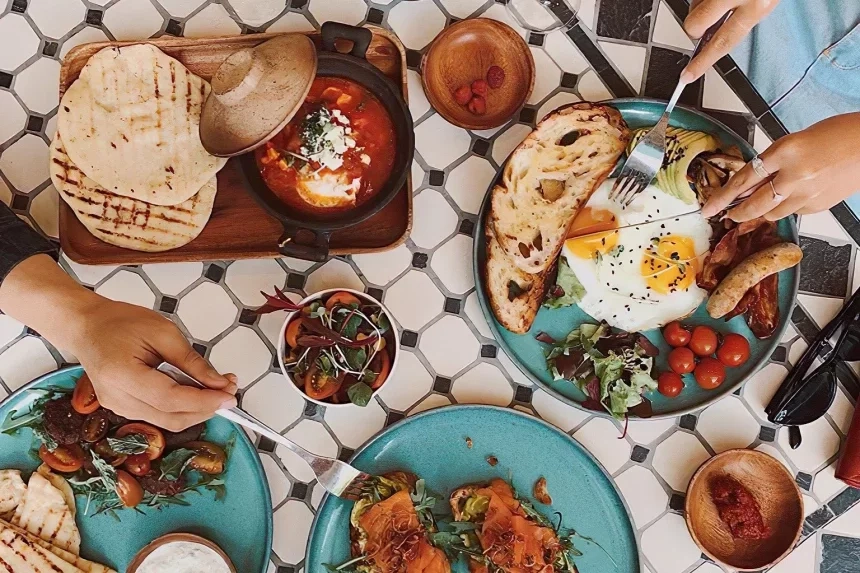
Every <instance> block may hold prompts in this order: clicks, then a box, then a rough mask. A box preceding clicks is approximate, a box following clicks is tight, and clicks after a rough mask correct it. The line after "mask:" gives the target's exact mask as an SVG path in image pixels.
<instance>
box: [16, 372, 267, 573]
mask: <svg viewBox="0 0 860 573" xmlns="http://www.w3.org/2000/svg"><path fill="white" fill-rule="evenodd" d="M82 373H83V369H82V368H81V367H79V366H75V367H72V368H66V369H63V370H59V371H57V372H54V373H52V374H48V375H47V376H44V377H42V378H39V379H38V380H35V381H33V382H31V383H30V384H28V385H27V386H25V387H24V388H22V389H21V390H19V391H18V392H16V393H15V394H13V395H12V396H10V397H9V398H7V399H6V401H5V402H3V403H2V404H0V421H2V420H5V419H6V416H7V415H8V414H9V412H11V411H13V410H22V409H23V410H26V409H27V407H28V405H29V404H30V403H31V402H32V401H33V399H34V398H35V397H36V395H35V394H33V393H31V392H27V390H28V389H31V388H50V387H61V388H73V387H74V385H75V380H77V379H78V378H80V376H81V374H82ZM231 436H233V437H235V447H234V448H233V451H232V453H231V455H230V460H229V463H228V464H227V471H226V472H224V475H223V477H224V480H225V482H226V488H227V495H226V497H224V499H223V500H221V501H215V495H214V493H212V492H205V493H203V494H200V495H198V494H194V493H189V494H186V495H185V499H187V500H188V501H189V502H191V505H189V506H179V505H171V506H168V507H166V508H164V509H162V510H160V511H158V510H155V509H151V508H145V509H144V511H145V514H141V513H138V512H136V511H134V510H130V509H125V510H122V511H119V512H117V515H118V516H119V518H120V520H119V521H117V520H116V519H114V518H113V517H111V516H109V515H107V514H100V515H95V516H85V515H83V508H84V504H85V502H86V500H85V498H83V497H81V496H78V498H77V504H78V516H77V523H78V527H79V528H80V531H81V538H82V542H81V555H82V556H84V557H86V558H88V559H92V560H94V561H98V562H99V563H104V564H105V565H110V566H111V567H113V568H114V569H116V570H118V571H125V569H126V567H127V566H128V564H129V562H130V561H131V560H132V558H133V557H134V555H135V554H136V553H137V552H138V551H139V550H140V549H141V548H142V547H143V546H144V545H146V544H147V543H149V542H150V541H152V540H153V539H155V538H156V537H160V536H162V535H165V534H167V533H173V532H187V533H195V534H197V535H200V536H202V537H205V538H206V539H210V540H212V541H214V542H215V543H217V544H218V545H219V546H220V547H221V548H222V549H223V550H224V552H225V553H227V555H228V556H229V557H230V559H231V560H232V561H233V564H234V565H235V567H236V570H237V571H241V572H242V573H265V571H266V567H267V566H268V564H269V553H270V552H271V549H272V498H271V495H270V494H269V485H268V482H267V481H266V476H265V474H264V473H263V467H262V465H261V464H260V458H259V457H258V456H257V453H256V451H255V450H254V446H253V445H252V444H251V442H250V441H249V440H248V438H247V436H246V435H245V433H244V432H243V431H242V430H241V429H240V428H239V427H237V426H234V425H233V424H232V423H230V422H228V421H226V420H223V419H221V418H214V419H212V420H210V421H209V422H208V423H207V424H206V437H207V439H209V440H212V441H213V442H216V443H219V444H224V443H226V442H227V440H228V439H230V437H231ZM33 440H34V438H33V433H32V432H31V431H30V430H29V429H23V430H22V431H20V432H18V433H16V434H14V435H5V434H0V468H4V469H5V468H14V469H20V470H22V471H24V472H25V473H26V472H31V471H33V470H35V469H36V468H37V467H38V466H39V464H40V463H41V462H40V461H39V459H38V457H36V456H34V455H32V454H31V453H30V452H31V446H32V444H33ZM91 512H92V511H91Z"/></svg>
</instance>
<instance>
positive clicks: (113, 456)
mask: <svg viewBox="0 0 860 573" xmlns="http://www.w3.org/2000/svg"><path fill="white" fill-rule="evenodd" d="M93 450H94V451H95V452H96V453H97V454H98V455H100V456H101V457H102V458H104V459H105V461H106V462H107V463H109V464H110V465H112V466H113V467H115V468H118V467H119V466H121V465H122V464H123V462H125V460H126V458H128V456H127V455H125V454H118V453H116V452H115V451H113V449H112V448H111V447H110V444H109V443H108V441H107V440H99V441H98V442H96V443H95V445H94V446H93Z"/></svg>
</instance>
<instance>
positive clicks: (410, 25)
mask: <svg viewBox="0 0 860 573" xmlns="http://www.w3.org/2000/svg"><path fill="white" fill-rule="evenodd" d="M388 25H389V26H391V28H392V29H393V30H394V31H395V32H396V33H397V37H398V38H400V41H402V42H403V44H404V45H405V46H406V47H407V48H411V49H413V50H420V49H421V48H423V47H424V46H426V45H427V44H429V43H430V42H432V41H433V38H435V37H436V35H437V34H438V33H439V32H441V31H442V28H444V27H445V14H443V13H442V11H441V10H439V8H438V7H437V6H436V4H434V3H433V0H417V1H414V2H401V3H400V4H398V5H396V6H394V7H393V8H392V9H391V10H390V11H389V12H388Z"/></svg>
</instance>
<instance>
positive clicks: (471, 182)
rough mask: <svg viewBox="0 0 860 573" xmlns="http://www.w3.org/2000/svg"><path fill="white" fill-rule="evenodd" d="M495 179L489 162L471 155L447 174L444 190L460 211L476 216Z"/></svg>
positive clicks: (494, 172) (493, 169) (494, 170)
mask: <svg viewBox="0 0 860 573" xmlns="http://www.w3.org/2000/svg"><path fill="white" fill-rule="evenodd" d="M495 177H496V169H495V168H494V167H493V166H492V165H490V162H489V161H487V160H486V159H484V158H483V157H478V156H477V155H473V156H472V157H470V158H468V159H467V160H466V161H464V162H463V163H461V164H460V165H458V166H457V167H455V168H454V170H453V171H451V173H449V174H448V178H447V180H446V181H445V190H446V191H448V195H450V196H451V199H453V200H454V201H456V202H457V205H459V206H460V209H462V210H463V211H466V212H467V213H472V214H473V215H477V214H478V211H479V210H480V209H481V202H482V201H483V200H484V195H485V194H486V192H487V189H489V188H490V184H491V183H492V182H493V179H495Z"/></svg>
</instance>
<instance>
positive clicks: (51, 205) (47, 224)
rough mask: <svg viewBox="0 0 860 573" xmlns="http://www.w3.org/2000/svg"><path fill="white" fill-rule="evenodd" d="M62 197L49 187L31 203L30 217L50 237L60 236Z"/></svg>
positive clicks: (52, 187) (51, 186)
mask: <svg viewBox="0 0 860 573" xmlns="http://www.w3.org/2000/svg"><path fill="white" fill-rule="evenodd" d="M59 215H60V196H59V194H58V193H57V190H56V189H54V186H53V185H48V186H47V187H45V188H44V189H42V190H41V191H39V194H38V195H36V198H35V199H33V200H32V201H31V202H30V216H31V217H33V219H35V220H36V224H37V225H38V226H39V229H41V231H42V232H43V233H45V234H46V235H48V236H49V237H53V238H55V239H56V238H57V237H59V236H60V222H59Z"/></svg>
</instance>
